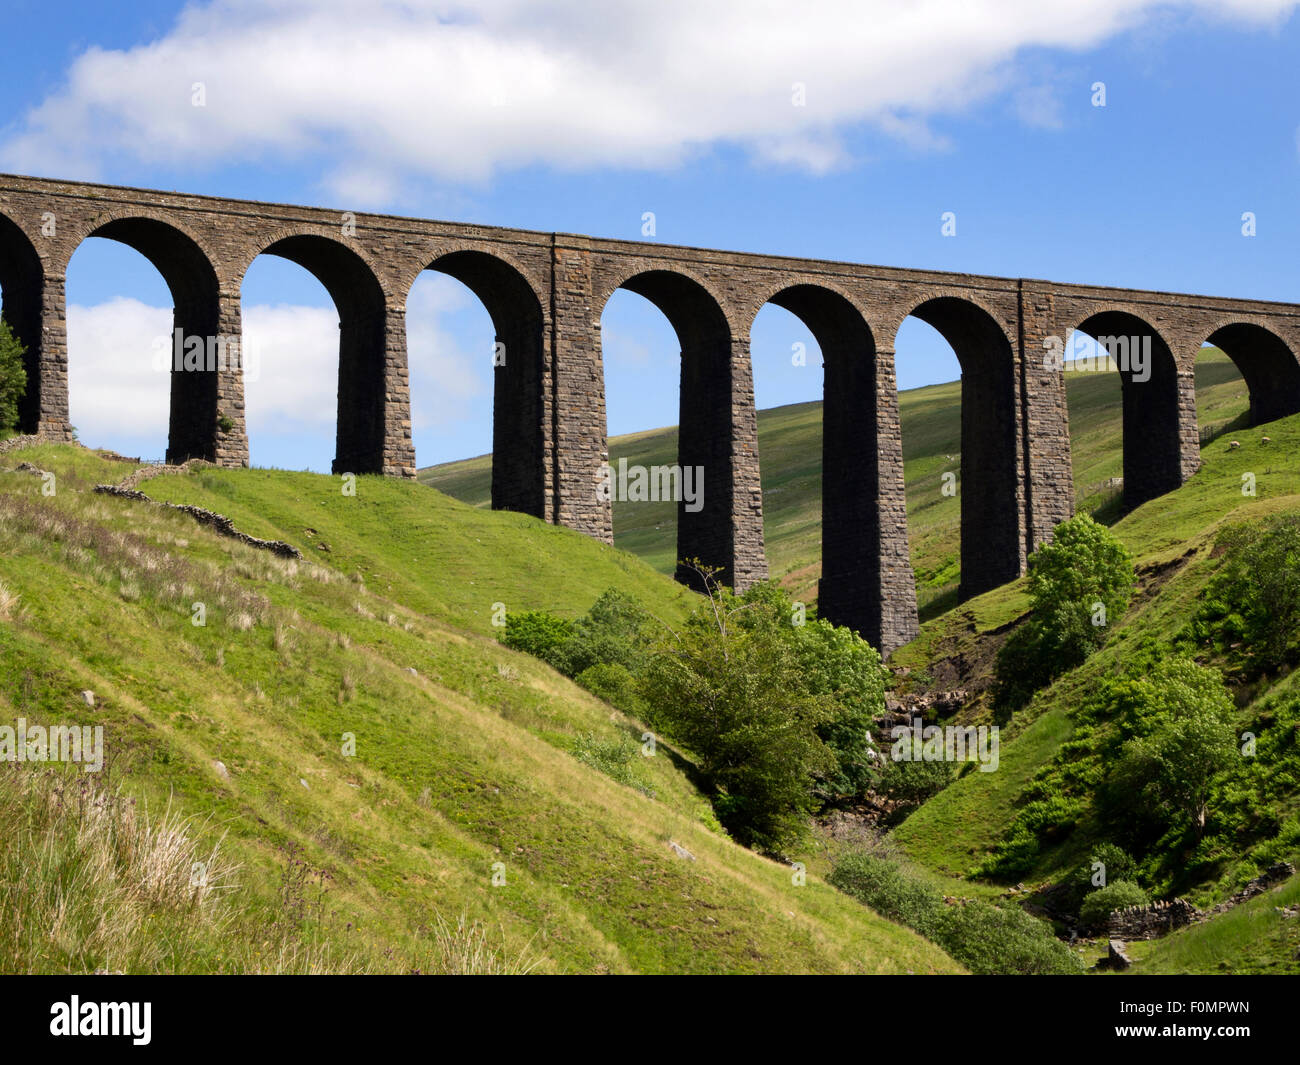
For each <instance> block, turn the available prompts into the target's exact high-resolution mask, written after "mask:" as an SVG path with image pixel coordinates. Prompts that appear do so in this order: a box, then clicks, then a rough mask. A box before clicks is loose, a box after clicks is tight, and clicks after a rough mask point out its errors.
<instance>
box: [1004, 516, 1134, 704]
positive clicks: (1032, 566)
mask: <svg viewBox="0 0 1300 1065" xmlns="http://www.w3.org/2000/svg"><path fill="white" fill-rule="evenodd" d="M1133 584H1134V577H1133V557H1132V555H1130V554H1129V553H1128V550H1127V549H1126V548H1125V547H1124V545H1123V544H1121V543H1120V542H1119V540H1118V539H1117V538H1116V537H1115V535H1114V534H1113V533H1111V532H1110V530H1109V529H1107V528H1106V527H1105V526H1104V525H1099V524H1098V523H1097V522H1095V521H1093V519H1092V518H1090V517H1089V516H1088V515H1086V514H1080V515H1077V516H1076V517H1073V518H1071V519H1070V520H1069V521H1066V522H1062V523H1061V524H1060V525H1058V526H1057V527H1056V529H1055V530H1054V532H1053V534H1052V542H1051V543H1049V544H1043V545H1042V546H1041V547H1039V548H1038V550H1037V551H1035V552H1034V553H1033V554H1032V555H1031V556H1030V558H1029V597H1030V600H1031V601H1032V603H1033V614H1032V615H1031V616H1030V619H1029V621H1028V622H1026V623H1025V624H1024V625H1022V626H1021V627H1020V629H1018V630H1017V631H1016V632H1015V633H1014V634H1013V635H1012V636H1011V637H1010V638H1009V639H1008V640H1007V642H1006V643H1005V644H1004V645H1003V646H1002V649H1001V651H999V653H998V658H997V663H996V666H995V681H994V688H993V702H994V705H995V706H996V707H997V708H998V709H999V711H1000V712H1002V713H1003V714H1004V715H1005V714H1006V713H1007V712H1008V711H1015V710H1018V709H1020V708H1021V707H1022V706H1024V705H1025V704H1026V703H1027V702H1028V701H1029V699H1030V698H1031V697H1032V696H1033V693H1034V692H1035V691H1037V690H1038V689H1039V688H1042V687H1044V686H1045V685H1047V684H1048V683H1050V682H1051V681H1052V680H1053V679H1054V678H1056V677H1057V676H1059V675H1060V674H1062V673H1064V672H1066V671H1067V670H1069V669H1073V668H1074V667H1075V666H1078V665H1080V664H1082V663H1083V662H1084V661H1085V660H1086V659H1087V658H1088V656H1089V655H1091V654H1092V653H1093V652H1094V651H1095V650H1097V649H1098V648H1099V647H1101V646H1102V644H1104V643H1105V642H1106V638H1107V636H1108V635H1109V633H1110V627H1111V625H1112V624H1113V623H1114V622H1115V621H1117V620H1118V619H1119V618H1121V617H1123V615H1124V611H1125V610H1127V609H1128V604H1129V600H1130V598H1131V597H1132V594H1133Z"/></svg>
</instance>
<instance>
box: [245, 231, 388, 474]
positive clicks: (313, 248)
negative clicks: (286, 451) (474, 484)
mask: <svg viewBox="0 0 1300 1065" xmlns="http://www.w3.org/2000/svg"><path fill="white" fill-rule="evenodd" d="M258 254H259V255H274V256H276V257H278V258H281V259H287V260H288V261H289V262H292V263H296V264H297V265H298V266H301V267H302V268H303V269H304V270H306V271H307V272H308V273H309V274H311V275H312V276H313V277H314V278H316V280H317V281H319V282H320V283H321V284H322V285H324V286H325V291H326V292H328V293H329V296H330V299H331V300H332V301H333V302H334V308H335V310H337V311H338V315H339V365H338V382H339V384H338V422H337V428H336V443H335V449H334V460H333V463H332V464H331V467H330V468H331V469H332V470H333V472H335V473H380V472H382V470H383V466H384V444H385V433H384V428H385V426H384V419H385V411H386V406H387V404H386V402H385V397H386V392H387V385H386V381H387V369H388V366H387V360H388V351H387V324H388V316H387V312H386V304H385V299H384V290H383V286H382V285H381V284H380V283H379V279H378V278H377V277H376V276H375V273H374V271H373V270H372V269H371V268H370V266H369V264H368V263H367V262H366V261H365V260H364V259H363V258H362V257H361V256H360V255H358V254H357V253H356V252H355V251H354V250H353V249H351V248H349V247H348V246H347V245H346V244H344V243H343V242H341V241H339V240H336V239H334V238H333V237H326V236H321V235H319V234H314V233H302V234H296V235H291V236H285V237H281V238H279V239H278V240H276V241H274V242H273V243H271V244H269V245H267V246H266V247H265V248H263V249H262V250H261V251H260V252H259V253H258ZM255 258H256V257H255Z"/></svg>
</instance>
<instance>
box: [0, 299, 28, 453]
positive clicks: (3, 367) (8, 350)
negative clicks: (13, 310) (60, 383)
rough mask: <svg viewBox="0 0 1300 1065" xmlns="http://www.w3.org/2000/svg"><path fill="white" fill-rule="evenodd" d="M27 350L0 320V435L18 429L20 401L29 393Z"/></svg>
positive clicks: (6, 323)
mask: <svg viewBox="0 0 1300 1065" xmlns="http://www.w3.org/2000/svg"><path fill="white" fill-rule="evenodd" d="M26 354H27V349H26V348H25V347H23V345H22V342H21V341H20V340H19V339H18V338H17V337H16V336H14V334H13V332H12V331H11V330H10V328H9V323H8V322H6V321H5V320H4V319H3V318H0V433H8V432H12V431H13V430H15V429H17V428H18V401H19V400H21V399H22V398H23V396H24V395H26V393H27V368H26V364H25V363H24V361H23V356H25V355H26Z"/></svg>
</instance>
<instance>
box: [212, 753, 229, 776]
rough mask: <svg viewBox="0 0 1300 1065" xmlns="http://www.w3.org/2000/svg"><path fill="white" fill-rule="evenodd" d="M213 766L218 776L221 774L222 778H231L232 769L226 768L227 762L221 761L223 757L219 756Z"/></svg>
mask: <svg viewBox="0 0 1300 1065" xmlns="http://www.w3.org/2000/svg"><path fill="white" fill-rule="evenodd" d="M212 768H213V769H215V770H216V771H217V776H219V777H220V778H221V779H222V780H229V779H230V770H229V769H227V768H226V763H225V762H223V761H221V759H219V758H218V759H216V760H214V761H213V763H212Z"/></svg>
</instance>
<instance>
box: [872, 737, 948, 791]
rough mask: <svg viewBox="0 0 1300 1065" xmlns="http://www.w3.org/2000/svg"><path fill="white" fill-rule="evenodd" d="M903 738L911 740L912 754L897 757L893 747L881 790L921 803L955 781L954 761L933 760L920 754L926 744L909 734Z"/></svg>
mask: <svg viewBox="0 0 1300 1065" xmlns="http://www.w3.org/2000/svg"><path fill="white" fill-rule="evenodd" d="M901 742H904V743H910V744H911V747H912V751H911V754H912V757H911V758H910V759H908V758H894V757H892V755H893V753H894V749H893V748H892V747H891V748H890V757H888V758H887V759H886V761H885V763H884V765H885V768H884V770H883V771H882V772H881V776H880V784H879V787H878V790H879V791H881V792H883V793H884V794H885V795H888V796H889V797H890V798H891V799H894V800H895V801H897V802H903V803H908V804H920V803H923V802H925V801H926V800H927V799H930V798H932V797H933V796H935V795H938V794H939V792H941V791H943V789H944V788H946V787H947V786H948V785H949V784H951V783H952V780H953V776H954V772H953V765H952V763H951V762H945V761H939V760H932V761H926V760H924V759H923V758H922V757H921V748H922V746H923V744H921V743H919V742H917V741H916V740H915V739H912V740H908V739H907V738H906V737H904V738H903V740H902V741H901Z"/></svg>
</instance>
